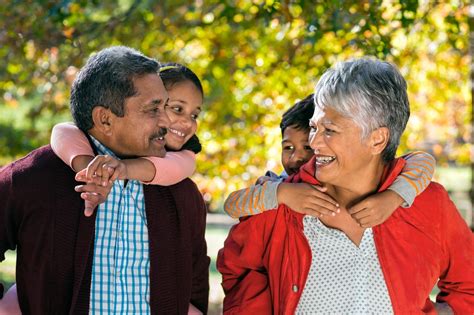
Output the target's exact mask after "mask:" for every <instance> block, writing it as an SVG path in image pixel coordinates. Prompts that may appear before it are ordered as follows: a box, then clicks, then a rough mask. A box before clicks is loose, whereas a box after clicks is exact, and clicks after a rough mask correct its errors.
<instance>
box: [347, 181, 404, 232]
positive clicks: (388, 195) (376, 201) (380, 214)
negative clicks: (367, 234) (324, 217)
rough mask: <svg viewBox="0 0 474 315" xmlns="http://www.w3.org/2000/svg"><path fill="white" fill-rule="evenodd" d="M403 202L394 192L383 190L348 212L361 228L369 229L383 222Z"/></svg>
mask: <svg viewBox="0 0 474 315" xmlns="http://www.w3.org/2000/svg"><path fill="white" fill-rule="evenodd" d="M403 201H404V200H403V198H402V197H400V195H398V194H397V193H396V192H394V191H392V190H385V191H383V192H380V193H377V194H375V195H372V196H369V197H367V198H365V199H364V200H362V201H361V202H359V203H357V204H356V205H355V206H353V207H351V208H350V209H348V211H349V214H350V215H351V216H352V218H354V220H356V221H357V223H359V225H360V226H361V227H363V228H369V227H373V226H375V225H378V224H380V223H383V222H385V220H387V219H388V217H389V216H391V215H392V213H393V212H394V211H395V209H397V208H398V207H399V206H400V205H401V204H402V203H403Z"/></svg>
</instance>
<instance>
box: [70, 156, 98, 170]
mask: <svg viewBox="0 0 474 315" xmlns="http://www.w3.org/2000/svg"><path fill="white" fill-rule="evenodd" d="M93 159H94V157H93V156H90V155H78V156H75V157H74V158H72V160H71V168H72V169H73V170H74V171H75V172H76V173H77V172H79V171H82V170H83V169H85V168H86V167H87V165H89V163H90V162H91V161H92V160H93Z"/></svg>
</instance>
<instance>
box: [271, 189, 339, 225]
mask: <svg viewBox="0 0 474 315" xmlns="http://www.w3.org/2000/svg"><path fill="white" fill-rule="evenodd" d="M325 191H326V188H324V187H321V186H318V185H310V184H306V183H281V184H280V185H278V190H277V199H278V203H279V204H280V203H284V204H285V205H287V206H288V207H289V208H291V209H292V210H294V211H296V212H299V213H304V214H308V215H311V216H313V217H322V216H323V215H331V216H335V215H336V213H339V212H340V209H339V204H338V203H337V202H336V201H335V200H334V199H332V198H331V197H330V196H329V195H327V194H326V193H325Z"/></svg>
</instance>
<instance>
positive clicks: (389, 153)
mask: <svg viewBox="0 0 474 315" xmlns="http://www.w3.org/2000/svg"><path fill="white" fill-rule="evenodd" d="M314 103H315V110H323V109H325V108H331V109H333V110H335V111H336V112H338V113H339V114H341V115H342V116H345V117H347V118H349V119H352V120H353V121H354V122H355V123H356V124H357V125H358V126H359V127H360V128H361V135H362V139H365V138H367V137H368V136H369V135H370V133H371V132H372V131H373V130H375V129H377V128H380V127H387V128H388V130H389V131H390V138H389V141H388V143H387V147H386V148H385V149H384V151H383V152H382V159H383V161H384V162H390V161H391V160H393V159H394V158H395V153H396V151H397V148H398V145H399V143H400V136H401V135H402V133H403V131H404V130H405V127H406V124H407V122H408V118H409V117H410V105H409V102H408V96H407V84H406V82H405V79H404V78H403V77H402V75H401V74H400V72H399V71H398V70H397V68H396V67H395V66H393V65H392V64H390V63H388V62H384V61H380V60H374V59H367V58H362V59H355V60H350V61H345V62H340V63H338V64H336V66H334V67H333V68H331V69H329V70H327V71H326V72H325V73H324V74H323V75H322V77H321V79H320V80H319V82H318V83H317V84H316V88H315V93H314Z"/></svg>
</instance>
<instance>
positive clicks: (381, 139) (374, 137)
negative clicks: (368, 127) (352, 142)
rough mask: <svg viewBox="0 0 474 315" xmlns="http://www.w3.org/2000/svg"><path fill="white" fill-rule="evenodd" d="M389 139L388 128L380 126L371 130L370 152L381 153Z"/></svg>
mask: <svg viewBox="0 0 474 315" xmlns="http://www.w3.org/2000/svg"><path fill="white" fill-rule="evenodd" d="M389 140H390V130H388V128H387V127H380V128H377V129H375V130H374V131H372V134H371V135H370V149H371V151H372V154H381V153H382V151H383V150H384V149H385V148H386V147H387V144H388V141H389Z"/></svg>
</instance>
